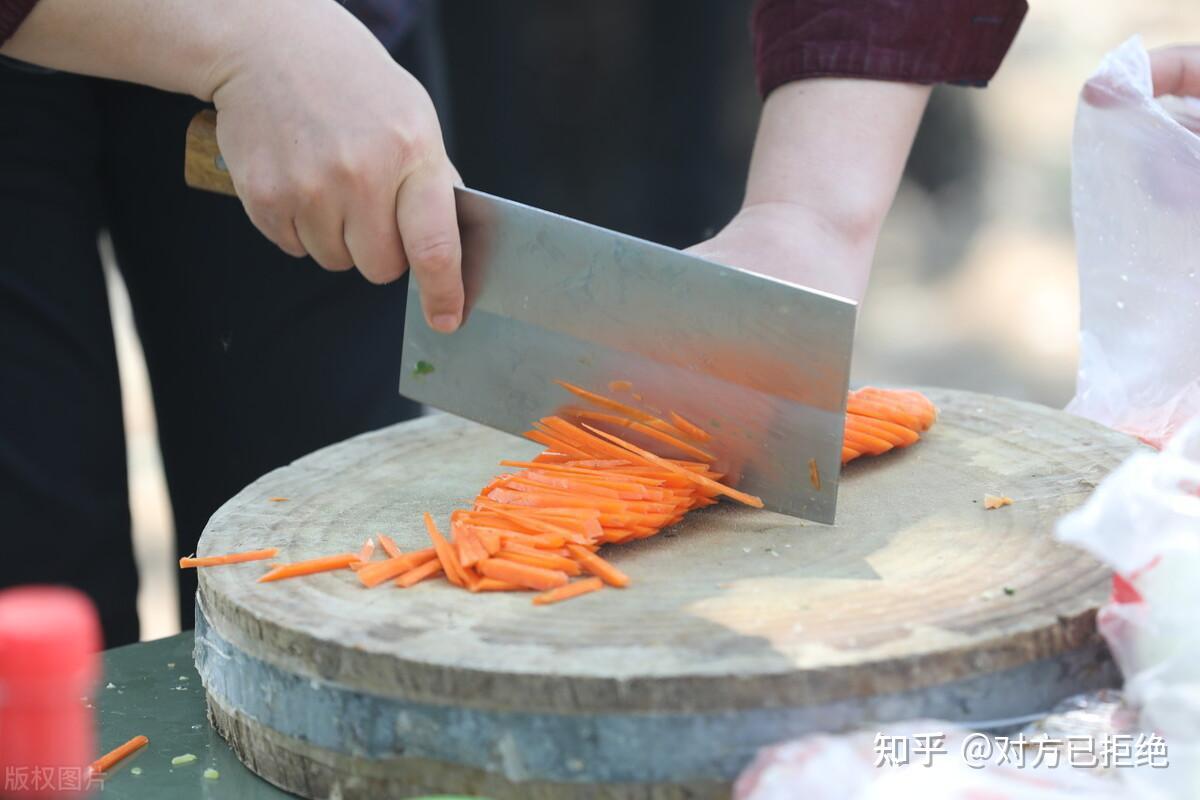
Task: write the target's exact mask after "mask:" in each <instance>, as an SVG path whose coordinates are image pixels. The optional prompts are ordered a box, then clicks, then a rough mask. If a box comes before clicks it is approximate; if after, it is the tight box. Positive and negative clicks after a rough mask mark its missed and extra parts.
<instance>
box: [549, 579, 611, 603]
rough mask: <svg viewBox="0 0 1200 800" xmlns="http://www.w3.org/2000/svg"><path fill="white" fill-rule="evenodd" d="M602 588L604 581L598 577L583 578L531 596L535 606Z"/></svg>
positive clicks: (557, 601)
mask: <svg viewBox="0 0 1200 800" xmlns="http://www.w3.org/2000/svg"><path fill="white" fill-rule="evenodd" d="M603 588H604V583H603V582H602V581H601V580H600V579H599V578H584V579H583V580H581V581H575V582H574V583H568V584H567V585H566V586H559V587H558V588H557V589H551V590H550V591H548V592H543V593H542V594H539V595H538V596H537V597H535V598H533V604H534V605H535V606H547V605H550V604H551V603H559V602H562V601H563V600H570V599H571V598H572V597H579V596H580V595H581V594H588V593H589V592H595V591H599V590H600V589H603Z"/></svg>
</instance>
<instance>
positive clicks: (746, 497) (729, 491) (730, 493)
mask: <svg viewBox="0 0 1200 800" xmlns="http://www.w3.org/2000/svg"><path fill="white" fill-rule="evenodd" d="M584 427H586V428H587V429H588V430H589V431H591V432H592V433H594V434H596V435H598V436H602V437H604V438H605V439H608V440H609V441H611V442H613V443H614V444H617V445H619V446H621V447H624V448H626V449H627V450H629V451H630V452H632V453H635V454H637V455H639V456H641V457H642V458H644V459H646V460H647V461H650V462H651V463H652V464H656V465H658V466H660V467H664V468H666V469H668V470H670V471H671V472H675V473H678V474H681V475H686V476H688V478H689V479H690V480H692V481H693V482H694V483H697V484H699V485H701V486H706V487H708V488H710V489H712V490H713V491H715V492H716V493H717V494H723V495H725V496H726V497H730V498H733V499H734V500H738V501H740V502H742V503H745V504H746V505H748V506H751V507H753V508H762V507H763V501H762V500H761V499H760V498H758V497H755V496H754V495H752V494H746V493H745V492H739V491H738V490H737V489H734V488H732V487H729V486H726V485H725V484H723V483H717V482H716V481H714V480H713V479H712V478H706V477H704V476H703V475H700V474H698V473H695V472H690V471H688V470H687V469H685V468H683V467H680V466H677V465H675V464H672V463H671V462H670V461H667V460H666V459H665V458H659V457H658V456H656V455H654V454H653V453H651V452H649V451H646V450H643V449H642V448H640V447H638V446H637V445H635V444H630V443H629V442H626V441H625V440H623V439H621V438H620V437H617V436H613V435H612V434H611V433H605V432H604V431H599V430H596V429H595V428H593V427H591V426H590V425H585V426H584Z"/></svg>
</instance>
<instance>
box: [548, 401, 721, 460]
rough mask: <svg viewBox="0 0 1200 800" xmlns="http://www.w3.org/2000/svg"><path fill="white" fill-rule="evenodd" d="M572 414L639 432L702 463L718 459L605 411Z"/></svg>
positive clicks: (664, 434)
mask: <svg viewBox="0 0 1200 800" xmlns="http://www.w3.org/2000/svg"><path fill="white" fill-rule="evenodd" d="M570 414H571V416H573V417H577V418H579V419H589V420H592V421H593V422H607V423H609V424H611V425H619V426H621V427H623V428H629V429H630V430H633V431H637V432H638V433H641V434H644V435H646V436H649V437H650V438H652V439H656V440H658V441H660V442H662V443H663V444H666V445H668V446H670V447H674V448H675V449H676V450H678V451H680V452H681V453H687V454H688V455H689V456H691V457H692V458H697V459H699V460H701V461H716V460H717V457H716V456H714V455H713V454H712V453H709V452H706V451H704V450H701V449H700V448H699V447H694V446H692V445H690V444H688V443H687V442H685V441H683V440H682V439H678V438H676V437H674V436H672V435H671V434H670V433H668V432H666V431H663V430H661V429H659V428H654V427H651V426H650V425H645V424H643V423H641V422H638V421H636V420H631V419H625V418H624V417H618V416H617V415H616V414H606V413H604V412H603V411H585V410H582V409H580V410H573V411H571V412H570ZM668 427H669V428H670V430H672V431H675V432H676V433H679V431H677V430H676V429H675V428H671V427H670V426H668Z"/></svg>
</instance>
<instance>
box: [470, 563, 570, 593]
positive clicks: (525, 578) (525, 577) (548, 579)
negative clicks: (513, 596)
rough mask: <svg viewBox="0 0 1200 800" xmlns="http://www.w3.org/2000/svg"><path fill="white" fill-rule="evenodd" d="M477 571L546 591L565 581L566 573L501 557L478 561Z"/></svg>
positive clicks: (486, 575)
mask: <svg viewBox="0 0 1200 800" xmlns="http://www.w3.org/2000/svg"><path fill="white" fill-rule="evenodd" d="M479 572H480V573H482V574H483V576H484V577H486V578H492V579H494V580H498V581H504V582H506V583H515V584H517V585H518V586H524V587H526V588H529V589H539V590H542V591H546V590H548V589H553V588H555V587H557V586H562V585H563V584H565V583H566V582H567V573H565V572H560V571H559V570H552V569H543V568H541V567H531V566H529V565H528V564H518V563H517V562H515V561H508V560H506V559H502V558H485V559H484V560H483V561H480V562H479Z"/></svg>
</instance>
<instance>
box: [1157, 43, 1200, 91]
mask: <svg viewBox="0 0 1200 800" xmlns="http://www.w3.org/2000/svg"><path fill="white" fill-rule="evenodd" d="M1150 74H1151V77H1152V79H1153V81H1154V96H1155V97H1158V96H1160V95H1164V94H1173V95H1176V96H1179V97H1200V45H1194V44H1183V45H1174V46H1172V47H1160V48H1158V49H1157V50H1151V51H1150Z"/></svg>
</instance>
